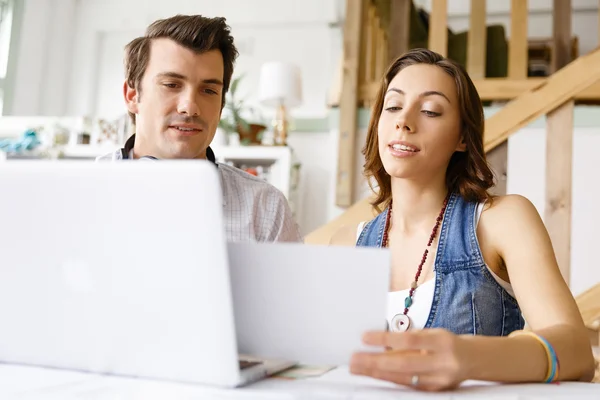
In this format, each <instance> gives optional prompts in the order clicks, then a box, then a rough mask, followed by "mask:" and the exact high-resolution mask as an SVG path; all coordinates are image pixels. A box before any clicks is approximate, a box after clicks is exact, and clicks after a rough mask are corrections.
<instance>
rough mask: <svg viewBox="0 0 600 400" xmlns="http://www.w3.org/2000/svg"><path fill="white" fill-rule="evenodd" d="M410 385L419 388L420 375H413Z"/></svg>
mask: <svg viewBox="0 0 600 400" xmlns="http://www.w3.org/2000/svg"><path fill="white" fill-rule="evenodd" d="M410 384H411V385H412V386H414V387H417V385H418V384H419V375H413V376H412V379H411V380H410Z"/></svg>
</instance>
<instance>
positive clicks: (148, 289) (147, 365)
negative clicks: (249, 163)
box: [0, 161, 387, 387]
mask: <svg viewBox="0 0 600 400" xmlns="http://www.w3.org/2000/svg"><path fill="white" fill-rule="evenodd" d="M0 193H1V195H0V209H2V210H3V212H4V215H3V218H2V223H0V260H1V262H0V321H2V328H1V329H0V362H5V363H18V364H27V365H36V366H48V367H55V368H63V369H72V370H80V371H88V372H95V373H102V374H113V375H120V376H136V377H143V378H150V379H163V380H171V381H178V382H190V383H201V384H210V385H216V386H224V387H235V386H241V385H244V384H247V383H249V382H253V381H256V380H258V379H261V378H262V377H265V376H268V375H271V374H274V373H276V372H279V371H282V370H284V369H286V368H288V367H290V366H291V365H293V364H294V363H295V362H296V361H298V360H297V359H287V358H286V359H265V358H264V357H262V356H263V355H262V354H260V353H261V352H262V351H265V353H271V354H277V353H280V354H281V351H279V350H277V349H273V348H272V347H270V346H269V343H268V342H269V341H270V340H271V338H270V337H269V336H261V335H264V332H265V326H264V325H263V324H265V323H267V324H268V323H270V322H269V321H260V320H256V319H253V320H251V321H248V320H245V319H244V318H245V317H244V316H247V315H249V314H251V313H252V312H254V313H256V312H259V311H261V308H260V304H257V303H254V304H251V303H248V305H252V307H247V310H252V311H251V312H249V313H245V312H244V310H245V308H244V307H245V306H244V304H239V303H238V304H237V305H236V306H237V307H239V309H238V310H236V311H235V315H234V297H233V296H232V285H233V290H234V291H236V290H240V291H241V292H243V293H244V296H245V295H247V294H248V293H249V291H248V290H245V291H244V289H243V285H241V284H242V283H243V282H242V281H243V279H245V278H243V275H242V274H241V273H243V272H244V271H243V266H244V265H247V263H244V262H243V261H239V258H236V259H235V260H232V263H231V265H230V263H229V257H230V256H231V255H232V254H241V253H236V252H235V251H234V252H233V253H232V252H231V248H229V249H228V246H227V243H226V240H225V234H224V229H223V216H222V207H223V206H222V195H221V190H220V181H219V176H218V174H217V171H216V169H215V167H214V165H212V164H211V163H208V162H204V161H172V162H159V163H136V162H122V163H90V162H84V161H68V162H67V161H63V162H51V161H13V162H8V163H5V164H3V165H2V166H1V167H0ZM228 250H229V254H228ZM241 250H243V249H241ZM246 250H247V254H250V255H252V258H250V257H249V258H247V259H246V261H248V260H250V259H252V260H256V257H257V253H256V251H260V250H259V249H258V248H250V249H246ZM295 254H296V255H297V256H299V255H300V254H302V252H301V251H298V250H296V251H295ZM307 254H308V253H307ZM310 254H313V255H314V254H316V253H310ZM374 254H375V253H374ZM242 258H244V257H242ZM236 260H237V261H236ZM271 260H272V258H271ZM281 261H282V260H277V263H281ZM312 261H316V260H314V259H313V260H312ZM267 265H269V264H267ZM231 271H233V272H234V273H235V274H236V277H237V278H236V277H234V278H232V277H231V276H230V272H231ZM247 272H248V271H247ZM256 272H257V274H259V275H260V274H261V272H260V268H258V269H256ZM359 275H362V277H360V276H358V275H357V274H354V279H363V278H366V276H367V275H366V274H365V272H364V271H363V272H362V273H361V274H359ZM253 276H254V275H253ZM255 278H256V277H255ZM263 278H267V277H266V276H264V275H263V277H262V278H260V279H263ZM257 279H258V278H257ZM373 279H377V280H379V281H380V283H381V285H382V286H383V285H386V286H385V288H386V290H387V280H385V279H384V280H385V282H382V281H381V278H373ZM330 283H333V282H330ZM240 285H241V286H240ZM240 288H241V289H240ZM263 294H264V293H263ZM259 295H260V293H257V296H259ZM273 295H275V293H270V294H269V296H267V297H269V298H272V297H273ZM346 295H347V294H344V296H346ZM242 297H243V296H242ZM238 298H239V296H238ZM381 299H382V298H380V299H379V300H378V304H377V307H379V306H381V308H380V309H381V313H380V314H381V315H378V316H377V317H376V318H373V319H372V321H377V323H371V319H369V318H368V319H367V321H366V322H365V320H364V319H363V320H362V321H363V326H362V328H382V327H383V325H384V316H385V309H384V307H385V300H381ZM314 304H315V303H313V305H312V309H314ZM309 309H310V307H309ZM373 309H374V308H371V311H372V310H373ZM377 309H379V308H377ZM263 311H264V310H262V311H261V312H263ZM277 311H278V312H281V311H282V310H281V309H279V310H277ZM274 315H277V313H276V314H274ZM305 317H306V316H305ZM236 318H239V319H240V326H241V328H239V329H237V333H236V324H237V321H236ZM336 320H338V318H336V317H335V316H333V315H332V321H336ZM379 321H380V322H379ZM283 322H286V321H280V323H283ZM323 322H324V321H323ZM342 325H344V324H343V323H342ZM354 325H356V324H354ZM367 325H370V326H367ZM252 326H254V327H255V328H256V329H253V328H252ZM258 327H261V328H260V329H257V328H258ZM274 327H275V325H274ZM355 328H356V327H355V326H352V329H355ZM240 338H241V339H243V340H244V341H245V342H244V347H245V348H244V349H241V348H238V347H239V346H238V340H239V339H240ZM296 339H298V337H296ZM353 339H354V340H355V342H353V343H356V340H359V338H353ZM248 344H249V345H248ZM293 344H294V342H289V343H288V347H290V346H293ZM240 350H246V351H248V352H249V353H252V354H251V355H252V356H253V357H254V358H252V359H247V358H242V359H240V356H239V351H240ZM346 350H348V349H346ZM298 355H299V356H300V355H302V354H298Z"/></svg>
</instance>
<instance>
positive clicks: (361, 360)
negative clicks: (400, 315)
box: [350, 329, 471, 391]
mask: <svg viewBox="0 0 600 400" xmlns="http://www.w3.org/2000/svg"><path fill="white" fill-rule="evenodd" d="M363 341H364V343H365V344H367V345H370V346H382V347H385V348H386V351H385V352H383V353H356V354H354V356H353V357H352V360H351V362H350V372H351V373H353V374H357V375H365V376H370V377H373V378H376V379H382V380H386V381H390V382H394V383H398V384H401V385H407V386H413V387H415V388H416V389H419V390H426V391H440V390H448V389H454V388H456V387H458V386H459V385H460V383H461V382H463V381H464V380H466V379H468V368H469V365H471V364H470V363H469V359H470V352H469V349H468V345H467V343H466V341H465V340H464V339H463V338H461V337H460V336H457V335H455V334H453V333H451V332H449V331H446V330H443V329H424V330H419V331H409V332H402V333H393V332H369V333H367V334H365V336H364V337H363Z"/></svg>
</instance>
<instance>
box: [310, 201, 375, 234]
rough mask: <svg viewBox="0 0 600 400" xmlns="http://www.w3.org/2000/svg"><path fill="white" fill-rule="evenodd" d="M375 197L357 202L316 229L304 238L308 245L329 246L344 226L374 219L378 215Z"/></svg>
mask: <svg viewBox="0 0 600 400" xmlns="http://www.w3.org/2000/svg"><path fill="white" fill-rule="evenodd" d="M373 200H374V197H369V198H365V199H362V200H360V201H357V202H356V203H354V204H353V205H352V206H351V207H349V208H347V209H346V210H345V211H344V212H343V214H341V215H339V216H338V217H336V218H334V219H333V220H331V221H329V222H327V223H326V224H325V225H323V226H321V227H319V228H317V229H315V230H314V231H312V232H311V233H309V234H308V235H306V236H305V237H304V243H306V244H323V245H327V244H329V240H330V239H331V237H332V236H333V235H334V234H335V233H336V232H337V231H338V229H340V228H341V227H343V226H347V225H355V226H356V225H358V223H359V222H361V221H369V220H371V219H373V218H374V217H375V216H376V215H377V213H376V212H375V209H374V208H373V206H371V202H372V201H373Z"/></svg>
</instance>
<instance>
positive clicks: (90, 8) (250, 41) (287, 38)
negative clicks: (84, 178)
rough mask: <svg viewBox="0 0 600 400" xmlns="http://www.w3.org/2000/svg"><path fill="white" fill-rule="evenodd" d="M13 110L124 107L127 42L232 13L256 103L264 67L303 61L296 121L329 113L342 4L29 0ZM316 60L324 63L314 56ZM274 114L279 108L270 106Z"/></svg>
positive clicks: (247, 86) (241, 68)
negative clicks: (155, 26) (186, 20)
mask: <svg viewBox="0 0 600 400" xmlns="http://www.w3.org/2000/svg"><path fill="white" fill-rule="evenodd" d="M24 1H25V13H24V20H23V24H22V32H21V37H20V39H21V40H20V49H19V52H18V69H19V72H18V74H17V78H16V79H17V83H16V85H15V86H16V87H15V92H16V93H17V95H16V98H15V101H14V102H13V107H12V113H11V114H12V115H57V114H58V115H65V114H66V115H84V114H85V115H98V116H104V117H115V116H117V115H119V114H121V113H123V112H124V104H123V100H122V96H121V88H122V83H123V63H122V61H123V47H124V46H125V44H126V43H127V42H129V41H130V40H131V39H133V38H134V37H136V36H138V35H140V34H142V33H143V31H144V29H145V28H146V26H147V25H148V24H149V23H151V22H152V21H154V20H156V19H158V18H164V17H168V16H172V15H174V14H198V13H200V14H204V15H207V16H224V17H226V18H227V21H228V23H229V24H230V26H231V28H232V33H233V35H234V37H235V40H236V44H237V46H238V48H239V50H240V57H239V59H238V62H237V65H236V69H235V75H238V74H241V73H246V75H247V77H246V79H245V80H244V82H242V84H241V85H240V91H241V92H242V95H245V96H246V97H247V98H248V99H249V101H252V100H253V99H254V98H255V96H254V93H256V90H257V84H258V74H259V68H260V65H261V64H262V63H264V62H266V61H271V60H280V61H288V62H293V63H296V64H297V65H299V67H300V68H301V71H302V74H303V78H304V79H303V92H304V103H303V104H302V106H300V107H299V108H297V109H296V110H294V115H295V116H297V117H325V116H326V114H327V108H326V94H327V90H328V87H329V82H330V81H331V77H332V74H333V69H334V65H335V63H336V61H337V59H338V55H339V53H340V48H339V45H338V42H339V40H336V36H339V32H338V30H332V29H331V28H330V27H329V23H330V22H332V21H333V20H334V19H335V15H336V7H335V4H336V2H335V1H334V0H305V1H302V2H287V1H277V0H253V1H246V0H220V1H211V0H170V1H168V2H165V1H160V0H153V1H146V0H24ZM315 60H318V62H315ZM264 111H265V113H266V114H272V111H271V110H269V109H265V110H264Z"/></svg>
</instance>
